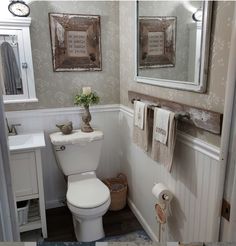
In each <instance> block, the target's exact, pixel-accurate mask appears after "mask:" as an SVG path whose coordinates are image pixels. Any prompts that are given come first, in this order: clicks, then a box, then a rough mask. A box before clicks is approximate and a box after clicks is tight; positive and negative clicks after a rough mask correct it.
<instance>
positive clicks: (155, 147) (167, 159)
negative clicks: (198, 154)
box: [151, 111, 177, 172]
mask: <svg viewBox="0 0 236 246" xmlns="http://www.w3.org/2000/svg"><path fill="white" fill-rule="evenodd" d="M155 112H156V111H154V125H156V122H155V119H156V117H155ZM176 128H177V121H176V119H175V114H174V113H173V112H170V119H169V129H168V139H167V143H166V144H162V143H160V142H159V141H156V140H155V138H154V128H153V138H152V152H151V157H152V159H153V160H155V161H157V162H159V163H161V164H163V165H164V166H166V168H167V169H168V171H169V172H170V171H171V168H172V164H173V158H174V150H175V142H176Z"/></svg>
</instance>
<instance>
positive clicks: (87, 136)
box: [50, 130, 103, 176]
mask: <svg viewBox="0 0 236 246" xmlns="http://www.w3.org/2000/svg"><path fill="white" fill-rule="evenodd" d="M50 139H51V143H52V145H53V148H54V152H55V156H56V159H57V162H58V165H59V167H60V168H61V169H62V171H63V173H64V175H66V176H69V175H72V174H79V173H84V172H91V171H96V169H97V167H98V164H99V160H100V155H101V148H102V140H103V132H102V131H94V132H89V133H85V132H82V131H81V130H74V131H73V132H72V133H71V134H69V135H64V134H62V133H61V132H55V133H52V134H50Z"/></svg>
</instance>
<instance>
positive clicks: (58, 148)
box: [55, 145, 66, 151]
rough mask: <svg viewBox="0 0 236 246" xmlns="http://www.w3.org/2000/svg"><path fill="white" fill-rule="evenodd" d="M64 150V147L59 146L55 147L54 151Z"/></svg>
mask: <svg viewBox="0 0 236 246" xmlns="http://www.w3.org/2000/svg"><path fill="white" fill-rule="evenodd" d="M65 149H66V146H64V145H61V146H56V148H55V150H56V151H64V150H65Z"/></svg>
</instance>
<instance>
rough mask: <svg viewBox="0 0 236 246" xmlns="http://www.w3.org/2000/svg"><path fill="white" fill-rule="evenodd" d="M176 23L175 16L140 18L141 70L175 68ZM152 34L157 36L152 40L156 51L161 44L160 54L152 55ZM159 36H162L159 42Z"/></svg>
mask: <svg viewBox="0 0 236 246" xmlns="http://www.w3.org/2000/svg"><path fill="white" fill-rule="evenodd" d="M176 22H177V17H175V16H155V17H154V16H151V17H147V16H142V17H139V44H140V45H139V58H138V60H139V68H163V67H174V66H175V49H176V47H175V46H176V45H175V43H176ZM150 34H155V36H156V37H153V40H152V41H154V42H155V48H156V49H157V42H158V43H160V42H161V45H160V44H159V49H160V54H158V52H153V53H154V54H152V53H150V45H151V44H150V43H149V39H151V37H149V35H150ZM157 35H160V36H159V40H157V39H158V37H157ZM168 37H169V38H168ZM160 39H163V40H160ZM152 45H153V43H152ZM161 46H162V47H161ZM155 53H156V54H155Z"/></svg>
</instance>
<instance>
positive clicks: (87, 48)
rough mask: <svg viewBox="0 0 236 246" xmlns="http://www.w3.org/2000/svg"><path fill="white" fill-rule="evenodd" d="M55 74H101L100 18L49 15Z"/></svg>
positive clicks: (96, 16)
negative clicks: (64, 72)
mask: <svg viewBox="0 0 236 246" xmlns="http://www.w3.org/2000/svg"><path fill="white" fill-rule="evenodd" d="M49 28H50V37H51V48H52V63H53V71H54V72H63V71H101V70H102V57H101V24H100V16H99V15H79V14H67V13H49Z"/></svg>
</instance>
